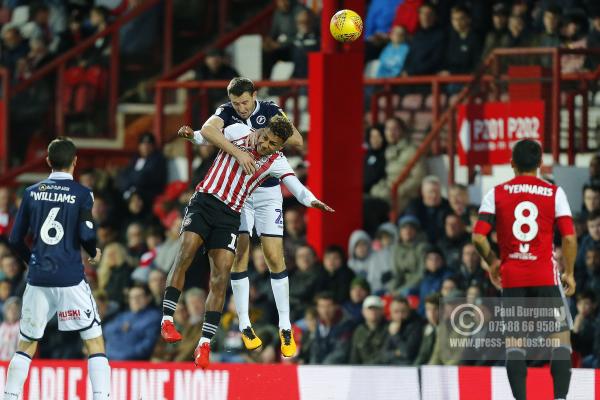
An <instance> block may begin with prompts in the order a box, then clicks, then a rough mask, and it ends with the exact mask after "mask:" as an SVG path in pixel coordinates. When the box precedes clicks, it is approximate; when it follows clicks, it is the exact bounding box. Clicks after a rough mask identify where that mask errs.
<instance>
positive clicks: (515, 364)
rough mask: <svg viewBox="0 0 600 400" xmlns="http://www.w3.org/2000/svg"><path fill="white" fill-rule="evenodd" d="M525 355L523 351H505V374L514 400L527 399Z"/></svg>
mask: <svg viewBox="0 0 600 400" xmlns="http://www.w3.org/2000/svg"><path fill="white" fill-rule="evenodd" d="M525 354H526V353H525V350H523V349H516V348H511V349H507V350H506V374H507V375H508V382H509V383H510V389H511V390H512V394H513V396H514V397H515V400H526V398H527V390H526V383H527V362H526V361H525Z"/></svg>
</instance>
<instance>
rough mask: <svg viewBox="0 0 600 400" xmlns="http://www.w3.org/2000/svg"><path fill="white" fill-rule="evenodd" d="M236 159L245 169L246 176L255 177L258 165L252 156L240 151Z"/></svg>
mask: <svg viewBox="0 0 600 400" xmlns="http://www.w3.org/2000/svg"><path fill="white" fill-rule="evenodd" d="M235 159H236V160H237V162H238V163H240V165H241V166H242V168H244V172H245V173H246V175H253V174H254V173H255V172H256V163H255V162H254V158H252V156H251V155H250V154H248V153H246V152H245V151H242V150H240V151H239V152H238V155H237V156H236V157H235Z"/></svg>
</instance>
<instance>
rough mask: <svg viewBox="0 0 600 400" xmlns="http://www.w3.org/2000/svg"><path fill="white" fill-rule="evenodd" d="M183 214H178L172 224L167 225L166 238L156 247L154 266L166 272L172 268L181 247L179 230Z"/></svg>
mask: <svg viewBox="0 0 600 400" xmlns="http://www.w3.org/2000/svg"><path fill="white" fill-rule="evenodd" d="M181 221H182V219H181V216H179V215H177V216H176V217H175V218H174V219H173V220H172V221H171V224H170V225H169V226H168V227H167V228H168V229H167V231H166V240H165V242H164V243H162V244H161V245H160V247H159V248H158V249H156V258H155V259H154V266H155V267H156V268H158V269H161V270H162V271H164V272H165V273H168V272H169V271H170V270H171V266H172V265H173V260H175V256H176V255H177V250H178V249H179V230H180V229H181Z"/></svg>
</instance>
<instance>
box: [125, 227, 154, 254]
mask: <svg viewBox="0 0 600 400" xmlns="http://www.w3.org/2000/svg"><path fill="white" fill-rule="evenodd" d="M125 239H126V242H127V253H128V254H129V256H130V257H132V258H134V259H139V258H140V257H141V256H142V254H144V253H145V252H146V250H148V249H147V248H146V240H145V237H144V226H143V225H142V224H140V223H139V222H132V223H131V224H129V225H128V226H127V231H126V233H125Z"/></svg>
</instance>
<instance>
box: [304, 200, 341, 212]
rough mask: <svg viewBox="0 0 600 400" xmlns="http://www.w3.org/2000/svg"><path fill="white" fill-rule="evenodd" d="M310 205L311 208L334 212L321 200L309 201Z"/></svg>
mask: <svg viewBox="0 0 600 400" xmlns="http://www.w3.org/2000/svg"><path fill="white" fill-rule="evenodd" d="M310 206H311V207H313V208H318V209H319V210H322V211H328V212H335V210H334V209H333V208H331V207H329V206H328V205H327V204H325V203H323V202H322V201H321V200H314V201H313V202H312V203H310Z"/></svg>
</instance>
